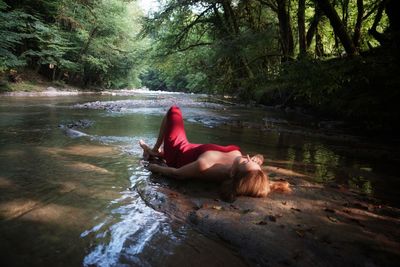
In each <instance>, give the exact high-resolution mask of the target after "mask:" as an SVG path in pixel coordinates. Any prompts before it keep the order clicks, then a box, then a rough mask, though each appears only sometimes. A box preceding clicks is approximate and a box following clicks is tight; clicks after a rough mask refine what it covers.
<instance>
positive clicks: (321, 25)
mask: <svg viewBox="0 0 400 267" xmlns="http://www.w3.org/2000/svg"><path fill="white" fill-rule="evenodd" d="M165 2H166V4H165V5H164V6H163V8H162V9H161V10H159V11H158V12H156V13H154V14H152V15H151V16H149V17H148V18H147V19H146V21H145V24H144V32H145V33H146V34H147V35H148V36H150V37H152V38H153V40H154V42H155V45H154V46H153V52H152V55H153V63H154V64H153V65H152V68H151V69H150V70H149V71H148V72H147V74H145V75H143V76H142V78H143V82H144V83H145V84H146V85H147V86H149V87H150V88H154V89H156V88H164V89H165V88H166V89H170V90H181V91H192V92H197V91H203V92H204V91H205V92H209V93H218V94H227V93H228V94H233V95H236V96H239V98H240V99H247V100H256V101H259V102H262V103H267V104H272V105H277V104H279V105H282V106H303V107H307V108H310V109H311V110H317V111H318V112H319V113H321V112H324V113H326V114H331V115H337V116H341V117H346V118H351V119H354V120H357V121H359V122H360V121H362V122H364V121H365V123H366V124H368V127H370V126H371V125H370V124H371V121H372V124H373V125H378V124H380V123H381V122H382V120H383V119H387V121H393V119H395V118H397V117H396V116H398V112H397V111H395V106H396V101H397V100H398V99H399V93H398V92H397V91H398V89H397V88H398V87H399V86H400V81H399V78H397V77H396V74H395V73H399V72H398V71H399V69H400V68H399V65H398V63H396V62H399V52H398V51H399V44H400V41H399V39H400V38H399V36H400V33H399V29H400V23H399V16H398V14H400V12H399V11H400V8H399V2H400V1H396V0H236V1H235V0H168V1H165ZM371 127H372V128H373V126H371Z"/></svg>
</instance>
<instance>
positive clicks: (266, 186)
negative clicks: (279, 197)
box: [221, 170, 291, 202]
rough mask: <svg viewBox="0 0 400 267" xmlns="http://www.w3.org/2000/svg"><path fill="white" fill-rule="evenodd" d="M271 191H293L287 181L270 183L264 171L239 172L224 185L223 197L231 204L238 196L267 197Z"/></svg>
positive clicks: (222, 189)
mask: <svg viewBox="0 0 400 267" xmlns="http://www.w3.org/2000/svg"><path fill="white" fill-rule="evenodd" d="M271 191H274V192H281V193H289V192H291V189H290V187H289V183H288V182H286V181H276V182H275V181H270V180H269V179H268V176H267V175H266V174H265V172H263V171H262V170H257V171H250V172H244V173H241V172H238V173H236V174H235V175H234V176H233V178H232V179H230V180H228V181H226V182H224V183H223V184H222V188H221V197H222V199H223V200H226V201H230V202H231V201H234V200H235V199H236V197H237V196H251V197H266V196H267V195H268V194H269V193H270V192H271Z"/></svg>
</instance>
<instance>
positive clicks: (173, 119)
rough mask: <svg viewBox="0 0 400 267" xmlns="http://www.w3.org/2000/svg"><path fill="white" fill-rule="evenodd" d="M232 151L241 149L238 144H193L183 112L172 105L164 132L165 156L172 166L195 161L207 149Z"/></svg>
mask: <svg viewBox="0 0 400 267" xmlns="http://www.w3.org/2000/svg"><path fill="white" fill-rule="evenodd" d="M211 150H212V151H220V152H231V151H234V150H240V148H239V147H238V146H235V145H228V146H220V145H215V144H192V143H189V141H188V140H187V137H186V132H185V128H184V125H183V118H182V112H181V110H180V108H179V107H178V106H172V107H171V108H170V109H169V110H168V112H167V121H166V130H165V133H164V158H165V160H166V162H167V165H168V166H170V167H175V168H179V167H182V166H184V165H186V164H189V163H191V162H193V161H196V160H197V159H198V157H199V156H200V155H201V154H203V153H204V152H206V151H211Z"/></svg>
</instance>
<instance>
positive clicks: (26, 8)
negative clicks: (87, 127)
mask: <svg viewBox="0 0 400 267" xmlns="http://www.w3.org/2000/svg"><path fill="white" fill-rule="evenodd" d="M140 16H141V11H140V10H139V9H138V8H137V6H136V3H135V2H134V1H120V0H99V1H95V0H51V1H50V0H44V1H39V2H38V1H32V0H23V1H3V0H0V25H1V29H2V30H1V32H0V35H1V36H2V38H1V41H0V71H7V70H9V69H13V68H16V67H21V66H28V67H30V68H33V69H35V70H36V71H37V72H40V73H42V74H44V75H47V76H49V77H50V78H51V79H53V80H64V81H65V82H68V83H75V84H78V85H82V86H88V85H97V86H102V87H109V88H121V87H127V86H138V85H140V81H139V78H138V76H139V74H140V71H141V65H142V63H143V59H142V51H143V50H144V48H145V41H143V40H138V39H137V38H136V35H137V34H138V32H139V31H140V29H141V24H140Z"/></svg>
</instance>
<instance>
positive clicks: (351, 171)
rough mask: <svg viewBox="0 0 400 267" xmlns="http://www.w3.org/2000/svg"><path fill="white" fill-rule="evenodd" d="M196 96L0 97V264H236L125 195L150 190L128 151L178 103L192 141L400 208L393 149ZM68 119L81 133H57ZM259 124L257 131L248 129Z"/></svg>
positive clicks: (227, 253)
mask: <svg viewBox="0 0 400 267" xmlns="http://www.w3.org/2000/svg"><path fill="white" fill-rule="evenodd" d="M196 98H198V96H190V95H179V94H166V93H154V94H149V93H137V94H135V95H133V96H126V95H125V96H121V95H120V96H113V95H80V96H58V97H9V96H1V97H0V162H1V167H0V249H1V255H2V256H1V259H0V264H1V266H27V265H29V266H54V265H55V266H81V265H84V266H132V265H133V266H188V265H190V266H233V265H234V266H242V265H246V264H245V263H244V262H243V260H242V259H241V258H240V257H239V256H238V255H237V254H236V253H235V252H234V251H233V250H232V249H231V248H230V247H229V246H227V245H226V244H223V243H222V242H221V241H219V240H218V239H213V238H208V237H205V236H203V235H202V234H200V233H198V232H196V231H194V230H193V229H191V228H190V226H187V225H185V224H184V223H182V222H179V221H174V220H172V219H171V217H168V216H166V215H164V214H162V213H160V212H157V211H155V210H154V209H152V208H151V207H149V206H147V205H146V203H145V202H144V201H143V200H142V199H141V197H140V195H139V194H138V192H137V190H136V188H137V187H140V186H146V185H147V184H149V183H156V182H154V180H151V181H150V179H149V177H150V174H149V172H148V171H146V170H145V169H144V168H143V166H142V165H141V163H140V157H141V151H140V149H139V147H138V146H137V143H138V141H139V140H140V139H144V140H145V141H147V142H148V143H150V144H152V143H154V142H155V140H156V137H157V133H158V127H159V125H160V122H161V119H162V116H163V114H164V113H165V111H166V109H167V107H168V106H169V105H170V104H173V103H176V104H179V105H180V104H182V111H183V113H184V116H185V118H186V121H185V127H186V131H187V134H188V138H189V140H191V141H192V142H195V143H218V144H237V145H239V146H240V147H241V148H242V150H243V151H246V152H247V153H262V154H264V156H266V158H267V160H266V165H273V166H278V167H281V168H283V169H287V170H291V171H293V173H296V174H300V175H304V176H305V177H306V179H310V180H312V181H316V182H321V183H332V184H340V185H343V186H346V187H348V188H350V189H353V190H357V191H359V192H361V193H362V194H365V195H366V196H368V197H374V198H377V199H378V200H379V201H382V202H383V203H387V204H389V205H393V206H400V202H399V197H398V195H397V189H396V188H398V186H399V184H400V182H399V175H398V174H397V171H396V167H397V166H396V165H397V163H398V162H399V155H398V145H397V144H392V145H391V146H385V145H381V144H375V143H374V142H371V141H366V140H362V139H359V138H353V137H351V138H350V137H345V138H333V137H332V136H331V135H325V134H324V135H322V134H320V133H319V132H318V131H316V130H315V129H314V128H313V127H312V126H310V125H314V123H313V122H312V119H310V118H308V117H301V116H297V115H293V114H285V113H283V112H282V111H274V110H267V109H261V108H260V109H255V108H252V109H249V108H245V107H232V106H221V105H219V104H210V105H208V104H203V103H202V102H194V101H193V100H195V99H196ZM127 100H129V101H131V102H130V103H131V104H132V101H133V104H132V105H125V104H126V103H125V102H124V101H127ZM94 101H110V102H106V103H108V104H107V105H109V106H107V105H106V106H107V107H108V108H106V109H102V108H99V109H96V108H95V109H91V108H89V109H87V108H85V106H84V105H80V106H79V105H78V106H75V105H76V104H84V103H92V102H94ZM112 101H117V102H112ZM99 103H100V106H101V105H102V104H104V103H105V102H99ZM112 103H119V104H120V106H119V108H113V106H112ZM110 107H111V108H110ZM79 121H80V122H82V121H84V122H89V123H88V125H86V124H85V123H84V124H85V125H84V126H85V127H73V128H72V129H70V128H69V127H68V126H71V124H73V123H76V122H79ZM260 121H261V122H262V123H261V125H262V127H261V128H260V127H252V125H253V124H252V123H257V122H258V123H260ZM78 126H79V125H78ZM86 126H87V127H86ZM310 133H312V134H310Z"/></svg>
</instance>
